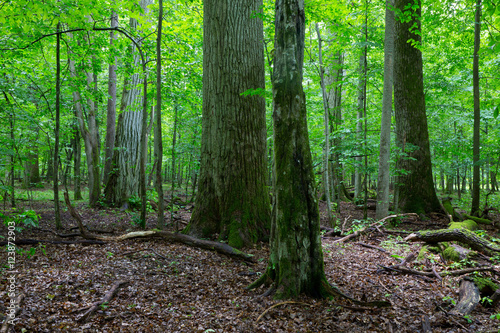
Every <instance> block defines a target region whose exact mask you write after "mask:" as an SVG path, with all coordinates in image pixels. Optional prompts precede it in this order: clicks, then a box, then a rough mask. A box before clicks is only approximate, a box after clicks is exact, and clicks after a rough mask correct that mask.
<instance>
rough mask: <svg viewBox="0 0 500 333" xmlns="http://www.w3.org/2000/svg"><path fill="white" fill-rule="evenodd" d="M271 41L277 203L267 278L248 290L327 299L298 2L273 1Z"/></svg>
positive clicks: (301, 8)
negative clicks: (264, 287)
mask: <svg viewBox="0 0 500 333" xmlns="http://www.w3.org/2000/svg"><path fill="white" fill-rule="evenodd" d="M275 29H276V31H275V40H274V67H273V69H274V73H273V100H274V112H273V119H274V142H275V150H274V158H275V166H274V167H275V184H274V190H275V194H276V203H275V205H276V206H275V208H274V213H273V218H272V227H271V253H270V257H269V264H268V267H267V271H266V273H265V274H264V275H263V276H262V277H261V278H260V279H258V280H257V281H256V282H254V283H253V284H252V285H251V286H250V288H254V287H258V286H260V285H261V284H263V283H264V282H265V281H266V280H269V279H270V280H272V281H273V288H274V289H275V290H276V297H277V298H288V297H296V296H298V295H299V294H306V295H309V296H313V297H323V296H325V295H326V293H327V291H326V289H327V288H328V287H327V286H328V283H327V282H326V277H325V273H324V266H323V250H322V248H321V238H320V229H319V213H318V203H317V200H316V193H315V187H314V173H313V167H312V158H311V151H310V148H309V134H308V130H307V113H306V101H305V94H304V90H303V87H302V78H303V62H304V36H305V35H304V32H305V15H304V1H303V0H277V1H276V16H275Z"/></svg>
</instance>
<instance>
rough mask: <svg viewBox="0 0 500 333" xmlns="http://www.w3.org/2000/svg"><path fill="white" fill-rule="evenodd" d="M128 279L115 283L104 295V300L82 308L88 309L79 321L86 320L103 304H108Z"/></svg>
mask: <svg viewBox="0 0 500 333" xmlns="http://www.w3.org/2000/svg"><path fill="white" fill-rule="evenodd" d="M127 283H128V282H127V281H117V282H115V284H114V285H113V286H112V287H111V289H110V290H109V291H108V292H107V293H106V295H105V296H104V297H103V299H102V300H100V301H98V302H94V303H92V304H91V305H90V306H88V307H85V308H83V309H80V310H84V309H88V310H87V311H86V312H85V313H84V314H83V315H82V316H81V317H80V318H78V319H77V321H85V320H87V319H88V318H89V316H90V315H91V314H92V313H94V312H95V311H96V310H97V309H98V308H99V306H100V305H102V304H107V303H109V301H111V300H112V299H113V297H115V295H116V294H117V293H118V290H119V289H120V287H121V286H123V285H125V284H127Z"/></svg>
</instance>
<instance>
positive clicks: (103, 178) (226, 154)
mask: <svg viewBox="0 0 500 333" xmlns="http://www.w3.org/2000/svg"><path fill="white" fill-rule="evenodd" d="M24 13H29V15H25V14H24ZM499 22H500V9H499V6H498V5H497V4H495V3H494V2H493V1H490V0H488V1H487V2H484V3H482V2H481V0H477V2H476V3H472V2H465V3H464V2H458V1H443V2H435V3H433V5H432V6H428V7H422V4H421V2H420V1H418V0H415V1H409V0H396V1H395V2H394V3H392V2H391V1H390V0H387V2H386V3H380V2H378V3H377V2H370V1H368V0H365V1H361V0H359V1H351V2H344V1H332V0H310V1H304V0H277V1H276V2H272V1H268V0H266V1H264V2H263V1H262V0H251V1H243V0H238V1H229V0H226V1H214V0H205V1H203V2H202V1H199V0H190V1H181V0H165V1H162V0H159V1H153V0H140V1H137V0H118V1H115V2H112V3H109V2H106V1H95V0H78V1H76V0H58V1H45V2H44V3H43V4H42V3H38V2H36V1H29V0H19V1H5V2H2V3H1V4H0V23H1V27H0V30H1V32H2V34H1V35H2V37H1V38H0V49H1V52H2V55H3V56H2V58H1V59H0V64H1V73H0V91H1V92H2V98H0V107H1V109H2V115H1V118H0V122H2V128H3V130H2V131H1V132H0V140H1V141H2V145H1V146H0V152H1V153H2V156H3V158H2V159H1V165H0V173H1V175H2V182H1V184H0V186H2V189H3V190H4V193H3V194H2V196H3V197H4V198H5V199H6V198H7V197H8V196H10V198H11V201H12V205H14V204H15V201H14V199H15V196H14V187H15V183H14V182H15V179H16V178H21V179H22V180H23V182H24V186H33V185H35V184H38V183H40V182H41V180H42V178H45V180H46V181H52V182H53V185H54V194H55V197H56V200H55V202H56V222H57V226H58V227H60V226H61V225H60V221H59V220H57V217H58V216H59V212H58V209H59V208H58V202H59V201H58V200H57V198H58V190H59V181H61V182H62V183H63V184H64V185H67V184H69V183H71V184H72V185H73V187H74V190H75V198H81V188H82V181H84V182H86V184H87V186H88V193H89V194H88V195H89V204H90V205H91V206H97V205H101V204H103V203H105V204H107V205H111V206H123V205H124V204H127V203H129V202H130V201H131V198H136V199H140V201H141V203H142V204H141V221H142V225H143V226H145V221H146V206H147V205H146V200H147V197H148V195H151V194H153V196H154V193H156V195H157V201H158V202H159V207H158V225H159V226H160V227H161V226H162V225H163V217H164V212H163V192H164V189H163V184H164V181H165V179H167V180H168V181H170V182H171V184H172V185H174V184H178V185H182V182H184V185H185V186H186V192H187V188H188V187H187V186H188V184H189V182H191V185H192V186H193V187H195V186H196V183H197V188H198V192H197V196H196V202H195V210H194V212H193V216H192V219H191V222H190V224H189V226H188V227H187V229H186V232H189V233H191V234H194V235H199V236H203V237H206V236H212V235H215V234H217V235H219V237H220V238H223V239H227V240H228V241H229V244H231V245H233V246H237V247H241V246H244V245H249V244H252V243H255V242H256V241H258V240H265V239H268V238H269V237H270V242H271V257H270V264H269V268H268V271H267V272H266V275H265V277H263V278H262V279H260V280H259V281H257V283H256V285H258V284H260V283H262V282H264V280H266V279H270V280H272V281H274V288H275V289H277V290H278V291H279V294H280V295H282V296H285V297H286V296H290V295H297V294H300V293H304V292H305V293H307V294H309V295H312V296H320V295H325V294H326V293H328V292H329V288H328V284H327V283H326V279H325V277H324V272H323V260H322V253H321V243H320V237H319V214H318V207H317V196H318V191H319V192H322V193H324V195H323V197H324V199H325V200H326V201H327V203H328V207H329V213H330V214H331V213H332V212H333V210H334V209H335V208H334V205H331V201H334V202H337V208H338V207H339V205H338V202H339V201H340V200H344V199H347V198H349V199H355V200H359V201H360V202H365V203H366V202H367V199H368V196H369V195H370V196H371V194H370V193H369V192H370V190H371V189H375V192H376V197H377V216H378V217H379V218H381V217H383V216H385V215H387V214H388V211H389V207H390V204H393V207H394V209H396V210H399V211H403V212H416V213H429V212H432V211H439V210H440V209H441V208H440V207H441V205H440V203H439V200H438V197H437V195H436V185H437V184H440V185H441V187H442V188H443V189H446V190H449V191H452V190H453V189H456V190H457V191H458V193H462V191H463V190H464V189H465V188H466V187H467V186H469V187H470V191H471V193H472V198H473V200H472V203H471V211H472V213H476V212H477V211H478V210H479V209H480V205H479V197H480V196H479V194H480V189H481V187H483V188H486V189H488V190H492V191H495V190H497V188H498V184H497V180H496V175H497V171H498V165H499V161H500V151H499V146H498V143H497V142H496V140H495V138H496V137H498V134H499V133H498V131H499V126H498V121H497V119H496V118H497V116H498V110H499V100H500V93H499V89H498V88H499V86H500V77H499V76H498V68H500V55H499V51H500V32H499V30H500V27H499ZM151 86H153V87H154V88H155V89H151V88H150V87H151ZM271 87H272V88H271ZM393 87H394V95H393ZM271 90H272V93H269V91H271ZM393 96H394V112H393ZM392 119H393V120H394V121H392ZM82 139H83V145H82ZM82 147H83V149H82ZM163 147H166V149H165V150H164V148H163ZM472 147H473V149H472ZM82 161H85V162H86V164H85V166H86V167H82V166H81V163H82ZM433 168H434V173H433ZM471 170H473V171H471ZM148 175H149V177H148ZM153 175H154V176H153ZM318 182H319V183H320V184H321V186H317V185H316V184H317V183H318ZM350 186H352V187H353V189H354V195H353V197H354V198H352V197H351V194H350V193H349V191H348V190H347V188H348V187H350ZM148 188H149V190H148ZM270 188H272V190H270ZM391 188H392V189H393V191H392V193H393V195H392V196H391V195H390V193H391V191H390V189H391ZM153 189H154V191H153ZM172 192H173V191H172ZM270 193H272V196H271V202H272V205H270V196H269V194H270ZM329 218H330V219H331V220H332V222H333V215H330V216H329Z"/></svg>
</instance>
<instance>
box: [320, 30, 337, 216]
mask: <svg viewBox="0 0 500 333" xmlns="http://www.w3.org/2000/svg"><path fill="white" fill-rule="evenodd" d="M316 34H317V36H318V60H319V77H320V85H321V95H322V97H323V109H324V113H323V121H324V124H325V131H324V133H325V146H324V148H323V187H324V192H325V201H326V210H327V212H326V218H327V220H328V223H329V224H331V223H332V222H334V221H333V214H332V204H331V196H330V165H329V160H330V110H329V103H328V93H327V91H326V84H325V70H324V67H323V48H322V46H323V41H322V39H321V32H320V30H319V24H318V23H316Z"/></svg>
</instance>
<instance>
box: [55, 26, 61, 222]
mask: <svg viewBox="0 0 500 333" xmlns="http://www.w3.org/2000/svg"><path fill="white" fill-rule="evenodd" d="M60 30H61V23H57V32H58V34H57V36H56V119H55V122H56V126H55V131H54V137H55V143H54V214H55V221H56V229H61V228H62V223H61V208H60V207H59V167H58V166H59V126H60V121H59V118H60V114H61V35H60V34H59V31H60Z"/></svg>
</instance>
